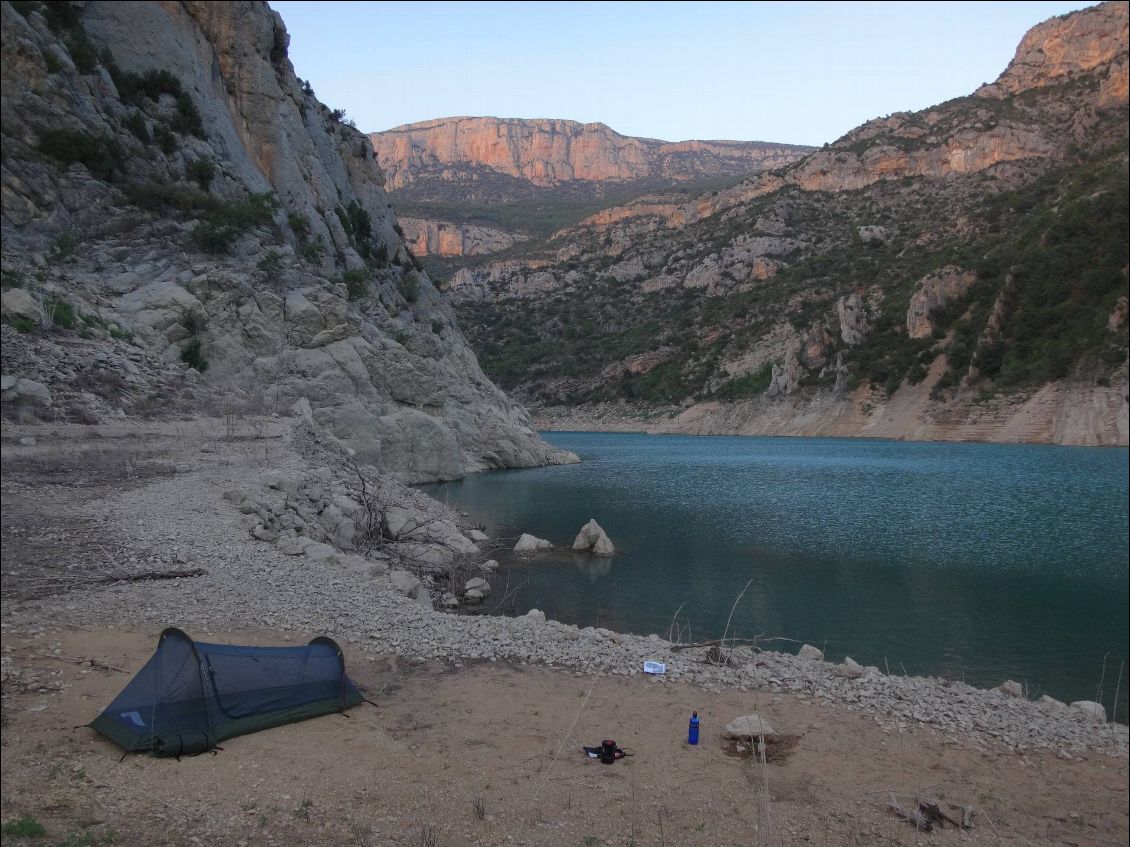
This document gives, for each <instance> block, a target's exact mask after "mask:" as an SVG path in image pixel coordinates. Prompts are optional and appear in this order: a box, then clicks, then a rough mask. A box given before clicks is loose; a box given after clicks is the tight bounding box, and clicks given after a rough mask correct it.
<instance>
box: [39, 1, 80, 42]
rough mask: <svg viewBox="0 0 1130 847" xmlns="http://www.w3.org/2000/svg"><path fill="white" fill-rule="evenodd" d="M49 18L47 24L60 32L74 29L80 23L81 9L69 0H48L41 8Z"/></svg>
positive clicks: (53, 30)
mask: <svg viewBox="0 0 1130 847" xmlns="http://www.w3.org/2000/svg"><path fill="white" fill-rule="evenodd" d="M39 10H40V11H41V12H42V13H43V17H45V18H46V19H47V26H48V27H50V28H51V31H52V32H54V33H56V34H58V33H63V32H66V31H67V30H71V29H74V28H75V27H77V26H78V25H79V15H80V13H81V10H80V9H79V8H78V7H77V6H75V5H74V4H72V3H70V2H68V0H48V2H46V3H43V4H42V5H41V6H40V9H39Z"/></svg>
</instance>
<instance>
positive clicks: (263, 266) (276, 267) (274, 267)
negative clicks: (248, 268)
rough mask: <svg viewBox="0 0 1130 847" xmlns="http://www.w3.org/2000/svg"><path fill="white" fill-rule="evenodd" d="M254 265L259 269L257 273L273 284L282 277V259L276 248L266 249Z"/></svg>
mask: <svg viewBox="0 0 1130 847" xmlns="http://www.w3.org/2000/svg"><path fill="white" fill-rule="evenodd" d="M255 267H257V268H258V269H259V273H261V274H262V275H263V278H264V279H265V280H267V282H269V283H272V284H274V283H276V282H278V281H279V280H280V279H282V275H283V259H282V255H281V254H280V253H279V251H278V250H268V251H267V252H266V253H264V254H263V258H262V259H260V260H259V263H258V264H257V265H256V266H255Z"/></svg>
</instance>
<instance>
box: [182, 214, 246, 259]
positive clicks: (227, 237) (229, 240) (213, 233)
mask: <svg viewBox="0 0 1130 847" xmlns="http://www.w3.org/2000/svg"><path fill="white" fill-rule="evenodd" d="M238 236H239V230H237V229H236V228H235V227H233V226H229V225H228V224H223V223H216V222H214V221H201V222H200V223H198V224H197V225H196V226H194V227H193V228H192V232H191V233H189V239H190V240H191V241H192V243H193V245H194V246H196V247H197V248H198V249H200V250H202V251H204V252H205V253H226V252H228V250H230V249H231V246H232V244H234V243H235V239H236V238H237V237H238Z"/></svg>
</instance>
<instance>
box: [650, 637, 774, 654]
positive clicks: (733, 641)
mask: <svg viewBox="0 0 1130 847" xmlns="http://www.w3.org/2000/svg"><path fill="white" fill-rule="evenodd" d="M757 641H758V639H757V638H727V639H726V642H725V643H726V644H756V643H757ZM721 646H723V643H722V639H721V638H716V639H714V640H713V641H696V642H695V643H694V644H672V645H671V652H673V653H674V652H678V651H679V650H689V649H691V648H692V647H721Z"/></svg>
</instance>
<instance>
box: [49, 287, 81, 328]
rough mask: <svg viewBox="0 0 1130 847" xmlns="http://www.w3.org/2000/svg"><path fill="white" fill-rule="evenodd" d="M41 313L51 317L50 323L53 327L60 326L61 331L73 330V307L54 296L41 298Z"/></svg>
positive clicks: (74, 319) (74, 320)
mask: <svg viewBox="0 0 1130 847" xmlns="http://www.w3.org/2000/svg"><path fill="white" fill-rule="evenodd" d="M43 312H44V314H47V315H50V316H51V322H52V323H53V324H54V325H55V326H60V327H62V328H63V329H74V328H75V322H76V317H75V310H74V307H73V306H72V305H71V304H70V303H68V302H67V301H66V300H63V299H61V298H59V297H56V296H55V295H54V294H51V295H48V296H47V297H45V298H43Z"/></svg>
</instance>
